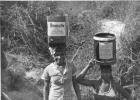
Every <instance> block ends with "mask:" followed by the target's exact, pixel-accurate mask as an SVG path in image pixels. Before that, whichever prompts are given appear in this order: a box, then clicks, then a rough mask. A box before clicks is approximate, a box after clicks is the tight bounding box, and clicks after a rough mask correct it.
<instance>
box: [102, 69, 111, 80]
mask: <svg viewBox="0 0 140 100" xmlns="http://www.w3.org/2000/svg"><path fill="white" fill-rule="evenodd" d="M111 75H112V74H111V70H110V69H105V68H103V69H101V77H102V79H104V80H105V81H106V82H109V81H110V77H111Z"/></svg>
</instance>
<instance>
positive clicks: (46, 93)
mask: <svg viewBox="0 0 140 100" xmlns="http://www.w3.org/2000/svg"><path fill="white" fill-rule="evenodd" d="M49 86H50V80H44V88H43V100H49Z"/></svg>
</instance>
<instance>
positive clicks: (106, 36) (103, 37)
mask: <svg viewBox="0 0 140 100" xmlns="http://www.w3.org/2000/svg"><path fill="white" fill-rule="evenodd" d="M93 39H94V40H97V41H111V40H115V39H116V37H115V35H114V34H111V33H96V34H95V35H94V37H93Z"/></svg>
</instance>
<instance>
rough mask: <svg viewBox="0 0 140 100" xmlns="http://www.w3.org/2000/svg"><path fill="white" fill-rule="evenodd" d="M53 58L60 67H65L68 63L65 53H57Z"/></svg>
mask: <svg viewBox="0 0 140 100" xmlns="http://www.w3.org/2000/svg"><path fill="white" fill-rule="evenodd" d="M53 58H54V60H55V62H56V63H57V64H58V65H60V66H64V65H65V63H66V62H65V58H66V55H65V53H64V52H55V54H54V55H53Z"/></svg>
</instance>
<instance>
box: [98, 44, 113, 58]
mask: <svg viewBox="0 0 140 100" xmlns="http://www.w3.org/2000/svg"><path fill="white" fill-rule="evenodd" d="M99 58H100V59H112V58H113V43H109V42H105V43H101V42H99Z"/></svg>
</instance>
